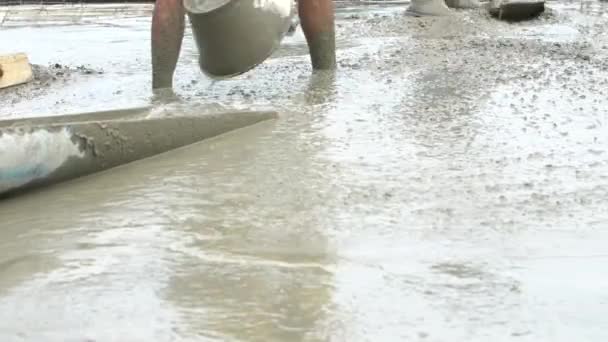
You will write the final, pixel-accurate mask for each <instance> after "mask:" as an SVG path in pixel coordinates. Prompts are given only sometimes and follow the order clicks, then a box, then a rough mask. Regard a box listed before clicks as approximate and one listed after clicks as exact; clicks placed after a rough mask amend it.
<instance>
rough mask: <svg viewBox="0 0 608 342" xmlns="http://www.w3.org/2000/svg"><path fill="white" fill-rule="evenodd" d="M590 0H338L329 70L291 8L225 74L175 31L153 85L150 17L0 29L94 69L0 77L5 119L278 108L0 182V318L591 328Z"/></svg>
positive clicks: (304, 329)
mask: <svg viewBox="0 0 608 342" xmlns="http://www.w3.org/2000/svg"><path fill="white" fill-rule="evenodd" d="M607 7H608V4H606V3H602V2H585V3H584V4H583V6H582V8H581V3H580V2H553V1H550V2H548V3H547V11H546V12H545V13H543V14H542V15H541V16H540V18H538V19H536V20H534V21H530V22H524V23H517V24H509V23H505V22H499V21H496V20H494V19H492V18H490V16H489V15H487V13H485V12H483V11H482V10H470V11H456V15H455V16H453V17H450V18H414V17H410V16H405V15H404V12H405V9H406V7H405V6H402V7H342V8H340V10H339V12H338V15H337V35H338V37H337V38H338V39H337V46H338V60H339V64H340V65H339V68H338V70H337V71H336V72H335V73H314V74H312V73H311V69H310V63H309V57H308V55H307V47H306V43H305V40H304V37H303V34H302V32H301V30H299V29H298V30H297V31H296V33H295V34H294V35H293V36H290V37H288V38H286V40H285V41H284V42H283V46H282V48H281V49H280V50H279V51H277V53H275V55H274V56H273V57H272V58H271V59H269V60H267V61H266V62H265V63H264V64H262V65H260V66H259V67H258V68H256V69H254V70H252V71H251V72H249V73H247V74H244V75H241V76H239V77H237V78H234V79H230V80H225V81H221V82H214V81H212V80H209V79H206V78H205V77H204V76H202V75H201V74H200V72H199V71H198V70H197V53H196V51H195V49H194V44H193V41H192V38H191V36H190V35H188V36H187V37H186V39H185V41H184V51H183V53H182V57H181V60H180V64H179V66H178V70H177V77H176V84H175V86H176V89H175V98H173V99H172V100H171V102H170V103H165V102H163V100H162V99H163V98H164V97H161V100H158V98H156V99H155V98H154V96H152V95H151V93H150V76H149V73H150V66H149V56H148V55H149V24H150V19H149V17H146V18H141V19H133V18H129V19H124V20H107V21H104V20H102V19H100V20H98V21H96V22H95V23H85V24H80V25H71V26H69V27H66V26H57V27H46V28H44V29H42V28H41V29H32V28H27V27H22V28H19V27H13V28H11V29H7V30H2V31H0V41H4V39H6V37H7V36H8V35H9V34H10V35H12V36H14V35H19V36H20V37H21V39H19V41H18V42H16V46H14V48H15V49H19V50H22V51H25V52H27V53H28V54H29V56H30V58H31V59H32V60H33V62H34V63H36V64H41V65H47V64H49V63H52V62H53V61H61V63H62V64H65V65H80V64H83V63H87V65H93V66H94V68H95V69H96V70H97V69H99V70H104V71H105V72H104V74H102V75H95V76H94V77H89V76H85V75H83V76H78V77H75V78H73V79H70V80H68V81H66V82H55V83H52V84H51V85H49V86H44V87H40V88H39V93H38V95H37V96H35V97H32V98H31V99H30V100H27V101H25V100H24V101H20V102H17V103H14V104H13V103H11V102H8V101H6V100H5V99H6V97H5V96H4V94H3V93H0V117H4V118H15V117H20V116H27V115H34V114H36V115H41V116H42V115H52V114H54V115H58V114H64V113H71V112H82V111H85V110H87V111H89V110H108V109H112V108H109V107H114V108H121V107H133V106H139V105H152V106H155V108H158V109H159V110H158V112H157V114H158V115H162V113H163V111H164V110H166V108H169V107H173V106H176V107H180V108H191V107H192V106H197V107H198V106H205V105H206V104H208V103H215V104H218V105H219V106H229V107H235V108H250V109H261V108H273V109H277V110H279V112H280V117H279V119H278V120H277V121H272V122H269V123H263V124H260V125H257V126H255V127H252V128H251V129H245V130H241V131H239V132H234V134H228V135H225V136H221V137H218V138H217V139H213V140H210V141H206V142H202V143H200V144H195V145H193V146H191V147H188V148H184V149H180V150H179V151H175V153H170V154H166V155H163V156H159V157H157V158H151V159H148V160H144V161H141V162H137V163H135V164H132V165H128V166H126V167H121V168H118V169H115V170H111V171H108V172H105V173H103V174H98V175H96V176H93V177H87V178H85V179H81V180H78V181H75V182H70V183H67V184H63V185H61V186H57V187H53V188H49V189H48V190H46V191H42V192H39V193H37V194H35V195H29V196H23V197H19V198H15V199H13V200H9V201H3V202H1V203H0V218H2V220H1V221H0V226H1V228H2V229H0V237H1V239H0V241H2V242H1V246H0V248H1V250H2V254H1V255H0V269H1V270H2V273H0V315H1V317H2V319H1V320H0V340H2V341H9V342H12V341H206V340H220V341H327V340H337V341H404V340H407V341H473V342H475V341H479V342H486V341H491V340H498V341H531V342H532V341H534V342H536V341H552V342H562V341H563V342H570V341H593V342H595V341H605V340H607V339H608V330H607V329H605V327H606V326H608V318H607V317H606V315H605V312H606V310H607V309H608V271H607V269H606V267H605V263H606V261H607V258H608V248H607V247H606V242H605V241H606V239H607V238H608V230H607V229H606V228H608V209H606V204H605V199H606V198H608V177H607V176H606V175H608V148H607V147H608V134H606V133H607V131H606V124H607V121H608V115H607V113H606V108H608V98H606V96H605V89H606V86H607V83H608V62H607V61H608V58H607V57H608V39H607V38H606V35H605V32H606V31H607V29H608V15H607V13H608V12H606V9H607ZM9 32H10V33H9ZM83 34H84V35H86V37H87V39H86V40H82V39H80V40H75V39H76V37H82V35H83ZM40 42H42V43H40ZM104 51H111V53H110V54H108V53H102V52H104Z"/></svg>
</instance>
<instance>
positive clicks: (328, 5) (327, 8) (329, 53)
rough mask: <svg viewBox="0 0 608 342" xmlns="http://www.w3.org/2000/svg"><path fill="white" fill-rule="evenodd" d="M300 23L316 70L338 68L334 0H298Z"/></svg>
mask: <svg viewBox="0 0 608 342" xmlns="http://www.w3.org/2000/svg"><path fill="white" fill-rule="evenodd" d="M298 14H299V15H300V24H301V25H302V30H303V31H304V35H305V36H306V41H307V42H308V50H309V52H310V60H311V62H312V67H313V69H315V70H322V69H325V70H327V69H335V68H336V34H335V23H334V2H333V0H298Z"/></svg>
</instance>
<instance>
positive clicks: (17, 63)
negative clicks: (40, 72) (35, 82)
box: [0, 53, 34, 89]
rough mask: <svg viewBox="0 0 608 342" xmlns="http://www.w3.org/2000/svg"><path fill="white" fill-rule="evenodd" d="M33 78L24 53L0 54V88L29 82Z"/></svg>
mask: <svg viewBox="0 0 608 342" xmlns="http://www.w3.org/2000/svg"><path fill="white" fill-rule="evenodd" d="M33 78H34V74H33V72H32V66H31V65H30V61H29V60H28V58H27V55H26V54H24V53H16V54H11V55H0V89H2V88H6V87H10V86H14V85H17V84H22V83H26V82H29V81H31V80H32V79H33Z"/></svg>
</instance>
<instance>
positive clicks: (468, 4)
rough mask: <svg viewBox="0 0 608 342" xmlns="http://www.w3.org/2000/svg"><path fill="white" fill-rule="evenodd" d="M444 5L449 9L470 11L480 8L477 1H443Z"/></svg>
mask: <svg viewBox="0 0 608 342" xmlns="http://www.w3.org/2000/svg"><path fill="white" fill-rule="evenodd" d="M445 3H446V5H448V7H449V8H461V9H471V8H480V7H481V3H480V2H479V1H478V0H445Z"/></svg>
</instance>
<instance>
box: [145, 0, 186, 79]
mask: <svg viewBox="0 0 608 342" xmlns="http://www.w3.org/2000/svg"><path fill="white" fill-rule="evenodd" d="M184 13H185V12H184V6H183V3H182V0H156V3H155V4H154V14H153V16H152V88H153V89H157V88H171V87H173V73H174V72H175V67H176V65H177V60H178V59H179V52H180V49H181V46H182V40H183V37H184Z"/></svg>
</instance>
